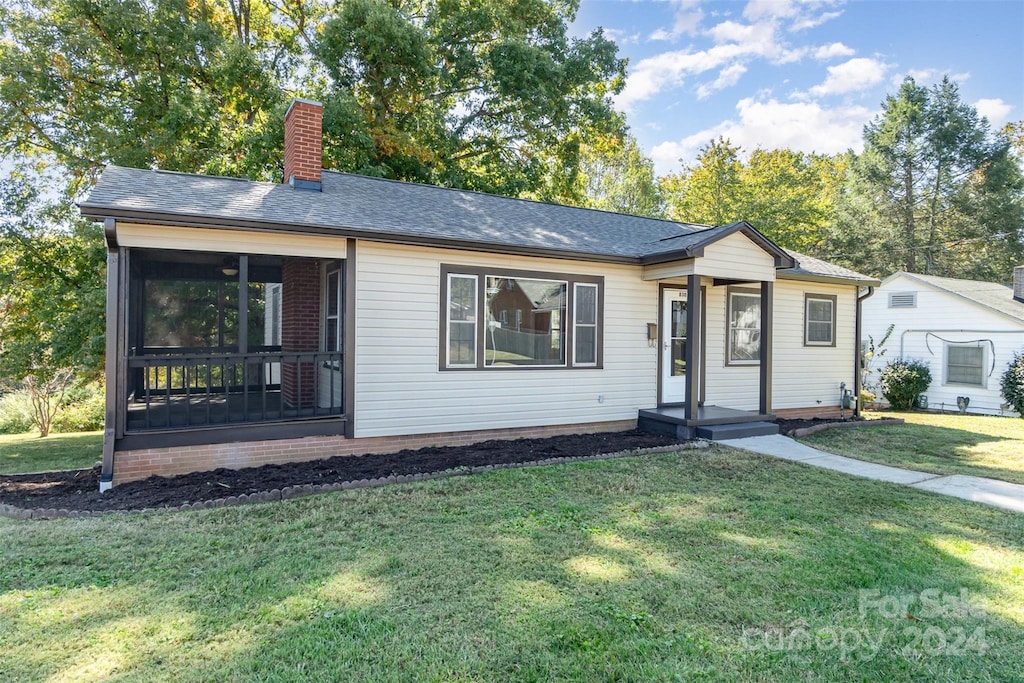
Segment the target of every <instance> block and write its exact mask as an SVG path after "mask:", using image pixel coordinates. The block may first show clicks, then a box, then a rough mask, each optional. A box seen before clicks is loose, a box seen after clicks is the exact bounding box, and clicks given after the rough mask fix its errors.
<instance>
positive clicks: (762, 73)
mask: <svg viewBox="0 0 1024 683" xmlns="http://www.w3.org/2000/svg"><path fill="white" fill-rule="evenodd" d="M598 26H600V27H603V28H604V29H605V31H606V33H607V34H608V35H609V36H610V37H612V38H613V39H614V40H615V41H616V43H618V45H619V52H620V54H621V55H622V56H624V57H628V58H629V67H628V78H627V81H626V87H625V89H624V90H623V92H622V94H621V95H620V96H619V97H618V98H617V99H616V104H617V105H618V106H619V108H620V109H622V110H623V111H625V113H626V117H627V121H628V123H629V125H630V127H631V130H632V132H633V134H634V135H635V136H636V137H637V139H638V140H639V142H640V145H641V147H642V148H643V149H644V151H645V152H646V153H647V154H648V155H649V156H651V157H652V158H653V159H654V162H655V167H656V170H657V172H658V173H659V174H664V173H668V172H673V171H678V170H680V168H681V166H682V163H680V161H679V160H680V159H682V160H683V163H689V162H691V161H692V160H693V158H694V156H695V155H696V152H697V148H698V147H699V146H700V145H701V144H704V143H706V142H707V141H709V140H710V139H712V138H714V137H717V136H719V135H722V136H725V137H727V138H729V139H730V140H732V142H733V143H736V144H739V145H741V146H742V147H743V148H744V149H745V150H746V151H747V152H749V151H751V150H753V149H755V148H757V147H761V148H764V149H773V148H780V147H788V148H791V149H798V150H802V151H805V152H812V151H815V152H822V153H836V152H842V151H845V150H847V149H850V148H852V149H854V150H858V151H859V150H860V149H861V144H862V143H861V134H862V131H863V128H864V125H865V124H867V123H868V122H869V121H870V120H871V119H872V118H873V117H874V116H875V115H876V114H877V113H878V112H879V111H880V106H881V103H882V101H883V100H884V99H885V96H886V94H891V93H895V92H896V90H897V89H898V87H899V84H900V82H901V81H902V80H903V78H904V77H905V76H907V75H912V76H914V78H915V79H916V80H917V82H918V83H919V84H924V85H931V84H933V83H935V82H937V81H939V80H941V78H942V76H943V75H944V74H948V75H950V77H952V78H953V79H954V80H956V81H957V82H958V83H959V85H960V92H961V96H962V97H963V99H964V100H965V101H966V102H969V103H971V104H973V105H975V106H976V107H977V108H978V111H979V112H980V113H981V114H982V115H984V116H986V117H988V119H989V120H990V122H991V123H992V124H993V126H994V127H1000V126H1002V125H1003V124H1004V123H1006V122H1008V121H1017V120H1021V119H1024V0H998V1H967V0H961V1H959V2H937V1H934V0H916V1H906V0H903V1H898V2H886V1H883V0H874V1H870V2H867V1H854V2H843V1H842V0H809V1H803V2H800V1H797V0H750V1H749V2H710V1H701V0H668V1H661V2H658V1H655V0H638V1H631V0H582V4H581V6H580V10H579V13H578V15H577V18H576V22H575V23H574V24H573V32H574V33H577V34H586V33H589V32H590V31H591V30H593V29H594V28H596V27H598Z"/></svg>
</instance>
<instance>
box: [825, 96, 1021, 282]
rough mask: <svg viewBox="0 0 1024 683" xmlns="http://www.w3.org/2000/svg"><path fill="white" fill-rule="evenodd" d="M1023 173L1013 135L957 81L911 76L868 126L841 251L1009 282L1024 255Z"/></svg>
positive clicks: (884, 268) (872, 267) (851, 258)
mask: <svg viewBox="0 0 1024 683" xmlns="http://www.w3.org/2000/svg"><path fill="white" fill-rule="evenodd" d="M1022 226H1024V176H1022V174H1021V167H1020V163H1019V161H1018V159H1017V158H1016V157H1015V156H1013V155H1012V154H1011V141H1010V139H1009V138H1008V136H1007V135H1005V134H994V133H993V132H992V131H991V129H990V127H989V124H988V122H987V121H986V120H985V119H984V118H982V117H980V116H979V115H978V113H977V111H976V110H975V109H974V107H972V106H971V105H969V104H967V103H965V102H963V100H962V99H961V97H960V93H959V89H958V87H957V85H956V83H954V82H953V81H951V80H950V79H948V78H944V79H943V80H942V82H941V83H938V84H936V85H934V86H932V87H931V88H926V87H924V86H920V85H918V84H917V83H916V82H915V81H914V80H913V79H912V78H907V79H906V80H904V82H903V84H902V85H901V86H900V89H899V92H898V93H897V94H895V95H891V96H889V97H888V98H886V100H885V102H884V103H883V106H882V113H881V114H880V115H879V116H878V117H876V118H875V119H874V120H873V121H872V122H871V123H870V124H868V125H867V126H866V127H865V129H864V152H863V153H862V154H860V155H858V156H857V157H856V158H855V159H854V161H853V163H852V165H851V173H850V182H849V183H848V185H847V187H846V191H845V193H844V195H843V200H842V202H841V204H840V206H839V211H838V217H837V224H836V230H835V233H834V235H833V238H834V239H833V245H832V246H833V249H834V250H835V252H836V253H835V254H834V257H835V258H837V260H841V261H844V262H846V263H848V264H850V265H851V266H853V267H855V268H858V269H860V270H863V271H864V272H868V273H872V274H875V275H878V276H884V275H887V274H889V273H891V272H893V271H895V270H905V271H909V272H920V273H930V274H933V275H945V276H950V277H973V278H979V279H993V280H996V281H999V280H1005V279H1006V278H1007V277H1008V274H1009V273H1010V272H1011V271H1010V269H1011V266H1012V265H1013V264H1014V263H1015V262H1017V261H1019V260H1020V258H1021V255H1022V253H1024V251H1022V246H1024V235H1022V233H1021V230H1022Z"/></svg>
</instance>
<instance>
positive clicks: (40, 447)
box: [0, 432, 103, 474]
mask: <svg viewBox="0 0 1024 683" xmlns="http://www.w3.org/2000/svg"><path fill="white" fill-rule="evenodd" d="M102 459H103V432H81V433H78V434H52V435H50V436H48V437H46V438H45V439H41V438H39V435H38V434H0V474H18V473H21V472H42V471H45V470H77V469H83V468H86V467H92V466H93V465H95V464H96V463H97V462H99V461H100V460H102Z"/></svg>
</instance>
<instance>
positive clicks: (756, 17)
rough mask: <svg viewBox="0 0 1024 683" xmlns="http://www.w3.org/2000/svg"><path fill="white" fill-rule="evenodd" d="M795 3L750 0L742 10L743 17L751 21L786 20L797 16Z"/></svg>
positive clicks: (783, 0) (787, 0)
mask: <svg viewBox="0 0 1024 683" xmlns="http://www.w3.org/2000/svg"><path fill="white" fill-rule="evenodd" d="M797 11H798V9H797V6H796V3H794V2H792V0H750V2H748V3H747V6H746V7H744V8H743V16H744V17H746V18H747V19H750V20H751V21H761V20H763V19H788V18H791V17H795V16H796V15H797Z"/></svg>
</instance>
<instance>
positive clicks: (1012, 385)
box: [999, 352, 1024, 417]
mask: <svg viewBox="0 0 1024 683" xmlns="http://www.w3.org/2000/svg"><path fill="white" fill-rule="evenodd" d="M999 386H1000V388H1001V389H1002V394H1003V398H1004V399H1006V402H1007V403H1009V404H1010V405H1011V406H1013V409H1014V410H1016V411H1017V414H1018V415H1020V416H1021V417H1024V352H1021V353H1015V354H1013V360H1011V361H1010V364H1009V365H1008V366H1007V368H1006V372H1004V373H1003V378H1002V381H1001V382H1000V385H999Z"/></svg>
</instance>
